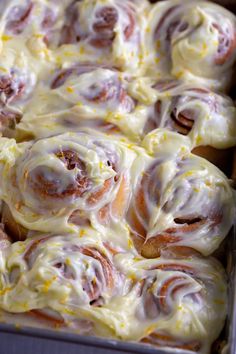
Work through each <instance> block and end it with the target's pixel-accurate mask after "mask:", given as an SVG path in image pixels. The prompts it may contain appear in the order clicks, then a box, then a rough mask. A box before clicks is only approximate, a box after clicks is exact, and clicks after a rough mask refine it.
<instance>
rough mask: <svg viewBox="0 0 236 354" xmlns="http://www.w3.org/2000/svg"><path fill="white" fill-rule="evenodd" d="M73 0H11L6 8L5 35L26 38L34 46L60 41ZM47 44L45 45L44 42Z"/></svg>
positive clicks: (3, 17) (40, 46)
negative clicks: (67, 7) (67, 10)
mask: <svg viewBox="0 0 236 354" xmlns="http://www.w3.org/2000/svg"><path fill="white" fill-rule="evenodd" d="M69 2H70V0H66V1H63V3H60V4H59V3H58V2H57V1H55V0H52V1H50V2H48V1H47V2H41V1H38V0H23V1H19V0H15V1H14V0H13V1H9V2H8V3H7V4H6V5H5V6H4V9H3V11H2V23H3V32H4V36H5V39H6V40H7V41H9V40H13V41H14V40H15V39H17V40H18V41H19V40H20V41H22V42H23V43H25V44H26V46H27V47H28V48H29V49H30V50H31V49H32V50H33V48H34V49H35V50H36V47H37V48H38V49H40V48H41V49H43V48H46V47H55V46H56V45H58V41H59V38H60V32H61V30H62V22H63V19H64V11H65V8H66V6H68V4H69ZM44 45H45V46H44Z"/></svg>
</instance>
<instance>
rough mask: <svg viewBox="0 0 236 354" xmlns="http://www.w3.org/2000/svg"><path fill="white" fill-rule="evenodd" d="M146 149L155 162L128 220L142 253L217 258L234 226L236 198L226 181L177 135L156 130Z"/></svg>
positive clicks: (148, 166) (143, 172) (142, 173)
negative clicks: (195, 253)
mask: <svg viewBox="0 0 236 354" xmlns="http://www.w3.org/2000/svg"><path fill="white" fill-rule="evenodd" d="M143 144H144V146H145V147H146V148H147V150H149V152H150V153H151V154H152V156H153V157H152V158H151V159H150V160H149V161H145V162H144V163H143V167H142V168H141V169H139V173H138V174H137V177H136V180H135V182H134V183H133V184H132V185H133V194H132V200H131V205H130V207H129V211H128V216H127V220H128V222H129V224H130V228H131V233H132V234H133V239H134V242H135V244H136V247H137V249H138V250H139V252H141V254H142V255H144V256H145V257H148V258H149V257H150V258H155V257H158V256H159V255H160V254H161V252H162V251H164V250H165V249H168V248H172V247H174V249H176V251H177V252H178V249H179V251H180V252H181V251H182V250H183V249H186V248H187V249H190V250H191V249H194V250H197V251H199V252H201V253H202V254H204V255H209V254H211V253H212V252H213V251H214V250H216V249H217V248H218V246H219V244H220V243H221V241H222V240H223V239H224V238H225V237H226V236H227V234H228V232H229V230H230V228H231V227H232V225H233V219H234V213H235V207H234V192H233V190H232V189H231V187H230V185H229V183H228V180H227V178H226V176H224V174H223V173H222V172H221V171H220V170H218V169H217V168H216V167H215V166H214V165H212V164H211V163H209V162H208V161H206V160H205V159H202V158H200V157H198V156H195V155H192V154H191V153H190V151H189V150H188V149H187V148H186V146H185V145H184V143H183V140H182V139H181V137H180V136H178V135H177V134H176V133H169V134H168V133H166V132H163V131H161V130H156V131H155V130H154V131H153V132H152V133H150V134H148V135H147V136H146V137H145V139H144V143H143ZM177 144H179V148H177ZM191 252H192V251H191Z"/></svg>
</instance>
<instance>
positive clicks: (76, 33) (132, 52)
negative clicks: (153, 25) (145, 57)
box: [60, 0, 149, 71]
mask: <svg viewBox="0 0 236 354" xmlns="http://www.w3.org/2000/svg"><path fill="white" fill-rule="evenodd" d="M137 5H138V6H137ZM148 7H149V6H148V3H147V2H146V1H144V2H143V1H142V2H141V1H129V0H125V1H122V2H120V1H117V0H106V1H101V0H92V1H91V0H84V1H73V2H72V3H71V4H70V5H69V6H68V8H67V10H66V17H65V24H64V27H63V29H62V35H61V40H60V45H61V46H62V45H68V44H69V45H74V44H78V45H79V48H80V49H79V51H80V53H81V55H85V56H87V59H89V58H90V59H91V57H93V58H95V60H96V59H98V60H103V61H104V62H111V63H113V64H115V65H118V66H119V67H122V68H124V69H128V70H131V71H135V70H137V69H138V68H139V63H140V60H141V59H142V48H141V44H142V43H141V42H142V36H143V31H142V30H143V27H144V25H143V23H144V21H145V17H144V16H141V12H142V11H144V9H145V8H148ZM63 50H67V49H66V47H65V46H64V48H62V53H63ZM109 57H110V58H109Z"/></svg>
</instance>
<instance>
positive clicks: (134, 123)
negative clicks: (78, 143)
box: [17, 63, 146, 140]
mask: <svg viewBox="0 0 236 354" xmlns="http://www.w3.org/2000/svg"><path fill="white" fill-rule="evenodd" d="M129 80H131V78H130V76H129V75H127V74H125V73H122V72H120V71H118V70H117V69H115V68H113V67H110V66H106V65H96V64H91V63H80V64H77V65H74V66H72V67H70V68H67V69H62V70H57V71H56V72H55V74H54V75H53V76H52V78H51V80H49V83H48V84H47V85H44V84H43V85H41V87H38V89H37V90H35V93H34V95H33V97H32V99H31V101H30V103H29V104H28V105H27V107H26V108H25V114H24V117H23V118H22V120H21V123H20V124H19V125H18V126H17V137H18V140H22V138H24V137H25V136H27V135H30V134H33V135H34V136H36V137H42V136H43V137H45V136H49V135H51V132H52V131H53V132H54V134H56V133H57V134H59V133H63V132H66V131H68V129H70V130H73V131H75V130H79V129H81V128H83V127H90V128H94V129H98V130H100V131H103V132H106V133H109V134H110V133H119V132H123V133H126V134H127V135H132V134H133V135H134V136H135V135H139V134H140V133H141V131H142V129H143V126H144V124H145V121H146V109H145V108H144V107H143V105H139V106H138V105H137V101H136V100H135V99H133V98H132V97H131V95H130V94H129V92H128V89H129ZM35 126H37V129H35Z"/></svg>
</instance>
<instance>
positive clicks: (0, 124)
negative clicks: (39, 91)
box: [0, 48, 37, 135]
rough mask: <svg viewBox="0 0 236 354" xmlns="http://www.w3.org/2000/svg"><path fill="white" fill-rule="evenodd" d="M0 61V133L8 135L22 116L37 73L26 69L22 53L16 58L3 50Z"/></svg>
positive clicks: (24, 57)
mask: <svg viewBox="0 0 236 354" xmlns="http://www.w3.org/2000/svg"><path fill="white" fill-rule="evenodd" d="M1 59H2V60H3V64H2V66H1V67H0V132H1V133H2V134H3V135H9V134H10V132H12V134H13V130H14V129H15V127H16V125H17V124H18V123H19V122H20V120H21V118H22V116H23V110H24V107H25V105H26V104H27V102H28V101H29V99H30V97H31V94H32V92H33V90H34V88H35V85H36V82H37V73H36V72H35V71H33V70H31V68H29V67H28V58H27V57H26V56H25V55H24V54H23V53H22V55H21V56H20V57H19V56H18V57H17V55H16V53H15V52H14V51H12V49H10V48H9V49H5V50H4V52H3V53H1Z"/></svg>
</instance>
